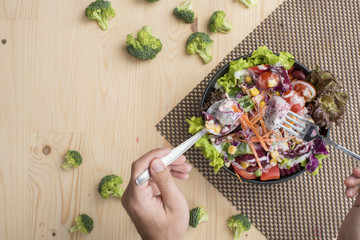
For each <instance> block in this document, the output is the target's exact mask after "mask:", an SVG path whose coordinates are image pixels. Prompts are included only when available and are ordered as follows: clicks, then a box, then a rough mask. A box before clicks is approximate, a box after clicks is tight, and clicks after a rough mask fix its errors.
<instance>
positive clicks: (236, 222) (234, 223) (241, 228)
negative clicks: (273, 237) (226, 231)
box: [227, 214, 251, 240]
mask: <svg viewBox="0 0 360 240" xmlns="http://www.w3.org/2000/svg"><path fill="white" fill-rule="evenodd" d="M227 224H228V226H229V228H230V229H231V230H233V231H234V240H239V239H240V235H241V233H242V232H246V231H249V230H250V227H251V223H250V222H249V219H248V218H247V217H246V216H245V215H242V214H237V215H234V216H231V217H229V219H228V222H227Z"/></svg>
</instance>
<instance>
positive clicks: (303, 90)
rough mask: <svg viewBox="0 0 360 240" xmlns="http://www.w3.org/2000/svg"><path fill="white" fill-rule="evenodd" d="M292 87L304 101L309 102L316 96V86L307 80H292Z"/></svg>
mask: <svg viewBox="0 0 360 240" xmlns="http://www.w3.org/2000/svg"><path fill="white" fill-rule="evenodd" d="M292 86H293V89H294V90H295V91H296V92H298V93H299V94H300V95H301V96H303V97H304V99H305V102H311V101H312V100H313V99H314V98H315V97H316V88H315V87H314V85H312V84H311V83H309V82H306V81H303V80H297V81H294V82H292Z"/></svg>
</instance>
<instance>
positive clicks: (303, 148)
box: [282, 142, 313, 158]
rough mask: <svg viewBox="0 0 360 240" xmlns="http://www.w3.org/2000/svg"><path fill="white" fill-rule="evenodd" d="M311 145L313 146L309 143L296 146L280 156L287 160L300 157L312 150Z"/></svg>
mask: <svg viewBox="0 0 360 240" xmlns="http://www.w3.org/2000/svg"><path fill="white" fill-rule="evenodd" d="M312 145H313V144H312V143H311V142H310V143H308V144H305V145H298V146H296V147H295V148H294V149H293V150H288V151H285V152H282V154H283V155H284V156H285V157H287V158H296V157H300V156H302V155H304V154H307V153H308V152H310V150H312Z"/></svg>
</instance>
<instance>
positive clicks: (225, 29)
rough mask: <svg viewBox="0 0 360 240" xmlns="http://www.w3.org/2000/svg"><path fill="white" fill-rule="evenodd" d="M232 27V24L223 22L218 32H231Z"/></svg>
mask: <svg viewBox="0 0 360 240" xmlns="http://www.w3.org/2000/svg"><path fill="white" fill-rule="evenodd" d="M232 27H233V26H232V24H231V23H230V22H228V21H224V26H223V27H222V28H220V29H219V31H220V32H221V33H228V32H230V31H231V29H232Z"/></svg>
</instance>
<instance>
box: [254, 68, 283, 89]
mask: <svg viewBox="0 0 360 240" xmlns="http://www.w3.org/2000/svg"><path fill="white" fill-rule="evenodd" d="M279 82H280V77H279V74H276V73H273V72H264V73H262V74H260V76H259V77H258V78H257V80H256V84H257V85H258V86H259V87H260V88H262V89H265V90H269V89H270V88H272V87H275V86H277V85H278V84H279Z"/></svg>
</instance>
